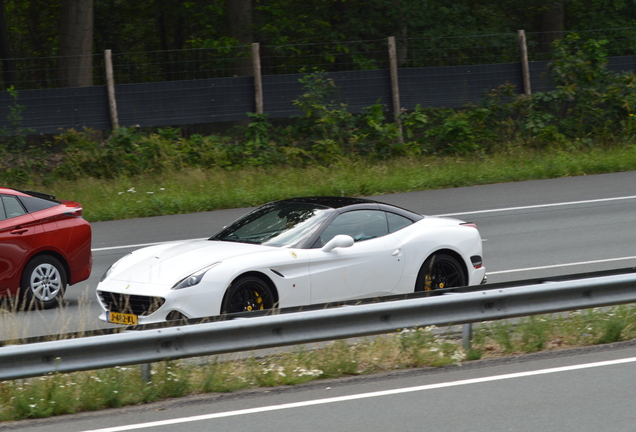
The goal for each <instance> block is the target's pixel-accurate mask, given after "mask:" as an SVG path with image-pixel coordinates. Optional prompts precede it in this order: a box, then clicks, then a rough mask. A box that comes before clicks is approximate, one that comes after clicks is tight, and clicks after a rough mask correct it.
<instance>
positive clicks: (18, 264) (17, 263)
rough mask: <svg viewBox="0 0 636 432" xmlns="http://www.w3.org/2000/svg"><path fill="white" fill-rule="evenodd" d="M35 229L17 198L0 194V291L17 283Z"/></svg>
mask: <svg viewBox="0 0 636 432" xmlns="http://www.w3.org/2000/svg"><path fill="white" fill-rule="evenodd" d="M35 231H36V224H35V221H34V219H33V217H32V216H31V215H30V214H28V213H27V212H26V210H25V209H24V207H23V206H22V204H20V202H19V201H18V199H17V198H16V197H14V196H11V195H0V291H4V290H6V289H7V288H9V287H10V286H11V283H12V282H14V281H15V282H16V283H18V282H17V281H18V280H19V278H20V272H21V270H22V266H23V265H24V261H25V258H26V255H27V253H28V252H29V249H30V247H31V244H32V242H33V236H34V235H35Z"/></svg>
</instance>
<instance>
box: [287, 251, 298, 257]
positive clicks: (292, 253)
mask: <svg viewBox="0 0 636 432" xmlns="http://www.w3.org/2000/svg"><path fill="white" fill-rule="evenodd" d="M289 254H290V255H291V256H293V257H294V258H298V254H297V253H296V252H294V251H289Z"/></svg>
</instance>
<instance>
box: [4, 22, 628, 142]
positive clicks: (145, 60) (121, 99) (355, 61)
mask: <svg viewBox="0 0 636 432" xmlns="http://www.w3.org/2000/svg"><path fill="white" fill-rule="evenodd" d="M571 33H573V32H553V33H527V34H526V37H527V39H526V40H527V51H528V57H529V60H530V62H531V65H530V70H531V81H532V88H533V90H534V91H545V90H549V89H550V86H551V83H550V82H549V79H547V78H546V73H545V72H546V68H547V64H548V62H549V60H550V59H551V56H552V52H551V47H552V45H551V43H552V41H554V40H555V39H558V38H563V37H565V36H567V35H568V34H571ZM578 34H579V37H580V38H581V39H583V40H587V39H594V40H606V41H608V43H607V44H605V45H604V47H605V49H606V51H607V53H608V54H609V55H610V56H613V57H614V58H613V59H612V62H611V65H612V67H613V68H614V69H618V70H633V68H634V67H635V65H634V63H635V61H634V58H632V57H631V56H634V55H635V54H636V52H635V51H636V27H634V28H623V29H606V30H591V31H582V32H578ZM396 42H397V47H396V57H397V67H398V68H399V86H400V94H401V103H402V105H403V107H404V108H406V109H412V108H413V107H415V106H416V105H421V106H425V107H426V106H431V107H460V106H463V105H464V104H465V103H467V102H473V103H475V102H477V101H478V100H479V99H480V98H481V97H483V95H484V94H485V93H486V92H487V91H489V90H491V89H492V88H495V87H497V86H499V85H501V84H504V83H506V82H508V83H510V84H512V85H515V86H516V87H517V88H519V92H522V91H523V90H522V89H521V87H522V75H521V67H520V61H521V59H520V56H521V49H520V45H519V37H518V34H517V33H502V34H489V35H468V36H458V37H427V38H408V39H405V38H402V39H400V38H398V39H397V41H396ZM259 53H260V54H259V63H260V75H262V77H263V78H262V82H263V99H264V112H265V113H266V114H268V115H269V116H270V117H271V118H282V117H289V116H292V115H294V114H298V110H297V108H296V106H295V105H294V100H295V99H297V98H298V97H299V96H300V95H301V94H302V92H303V87H302V84H301V83H299V79H300V78H302V77H303V76H304V75H306V74H308V73H312V72H314V71H324V72H326V73H327V74H328V75H329V77H330V78H331V79H333V80H334V82H335V83H336V94H335V96H334V97H335V98H336V99H337V101H338V102H342V103H345V104H347V105H348V107H349V109H350V110H351V111H352V112H359V111H361V110H362V109H363V108H365V107H367V106H371V105H373V104H375V103H376V102H378V101H379V102H381V103H382V104H384V105H385V108H386V109H387V110H389V109H390V108H391V103H392V101H391V91H392V90H391V86H390V75H389V55H388V42H387V39H374V40H361V41H348V42H333V43H315V44H307V43H305V44H288V45H261V46H260V50H259ZM252 55H253V50H252V46H248V45H242V46H234V47H224V48H197V49H183V50H172V51H149V52H129V53H113V55H112V59H113V61H112V66H113V71H114V82H115V84H116V86H115V93H116V98H117V106H118V109H119V113H120V122H119V123H120V124H122V125H133V124H139V125H141V126H165V125H185V124H196V123H214V122H219V121H234V120H240V119H246V118H247V116H246V113H247V112H254V111H255V102H254V92H255V84H254V78H253V75H254V71H253V60H254V59H253V58H252ZM65 60H67V59H65V58H61V57H37V58H20V59H4V60H0V69H1V72H2V73H1V74H0V88H3V89H6V88H8V87H9V85H13V86H14V88H15V89H17V90H19V95H18V100H17V101H16V100H12V97H11V96H10V95H9V94H8V93H7V92H0V127H2V125H4V124H6V123H7V120H6V119H7V115H8V113H9V107H10V106H11V104H14V105H15V104H16V103H19V104H22V105H24V106H25V109H24V111H23V119H22V122H23V126H24V128H25V129H27V128H28V129H33V130H35V131H36V132H37V133H55V132H57V131H58V130H59V128H70V127H76V128H81V127H84V126H87V127H93V128H98V129H108V125H109V124H110V123H111V120H110V115H109V106H108V100H107V96H106V90H105V89H104V87H105V85H106V73H105V69H106V67H105V56H104V55H103V54H94V55H92V56H91V59H90V60H91V61H90V62H89V64H90V65H91V68H90V70H88V71H86V70H82V71H80V70H73V71H68V70H66V71H61V70H60V68H61V67H62V66H63V65H64V64H68V63H69V62H68V61H65ZM75 73H77V74H79V73H84V74H88V75H89V76H90V77H91V80H92V86H84V87H73V88H62V87H63V85H62V84H63V83H65V81H64V78H63V77H64V76H69V75H73V74H75Z"/></svg>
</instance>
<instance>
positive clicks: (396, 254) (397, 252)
mask: <svg viewBox="0 0 636 432" xmlns="http://www.w3.org/2000/svg"><path fill="white" fill-rule="evenodd" d="M399 254H400V250H399V249H396V250H395V251H393V253H392V254H391V256H398V255H399Z"/></svg>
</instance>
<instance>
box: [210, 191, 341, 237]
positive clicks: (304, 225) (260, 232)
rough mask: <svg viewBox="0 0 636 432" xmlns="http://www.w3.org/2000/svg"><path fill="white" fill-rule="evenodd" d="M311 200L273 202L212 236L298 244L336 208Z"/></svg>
mask: <svg viewBox="0 0 636 432" xmlns="http://www.w3.org/2000/svg"><path fill="white" fill-rule="evenodd" d="M333 211H334V210H333V209H330V208H327V207H322V206H318V205H316V204H308V203H294V202H292V203H290V202H285V203H280V202H279V203H272V204H266V205H264V206H263V207H259V208H258V209H256V210H254V211H253V212H251V213H248V214H247V215H245V216H243V217H242V218H241V219H239V220H237V221H236V222H234V223H233V224H232V225H230V226H228V227H226V228H224V229H223V230H221V232H219V233H218V234H216V235H215V236H214V237H212V238H210V240H220V241H233V242H241V243H253V244H262V245H267V246H277V247H298V246H299V245H300V244H302V243H303V241H305V240H307V238H308V237H309V236H310V235H311V234H312V233H313V232H314V231H315V230H316V228H318V227H319V226H320V225H321V223H322V222H323V221H324V220H325V219H326V218H327V217H328V216H329V215H330V214H331V213H332V212H333Z"/></svg>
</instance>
